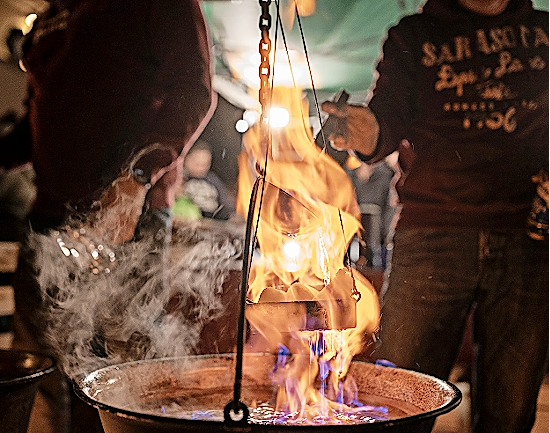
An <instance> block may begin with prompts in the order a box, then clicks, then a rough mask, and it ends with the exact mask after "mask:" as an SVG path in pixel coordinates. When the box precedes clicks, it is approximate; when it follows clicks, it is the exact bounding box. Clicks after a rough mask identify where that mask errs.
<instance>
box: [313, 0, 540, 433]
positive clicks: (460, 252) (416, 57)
mask: <svg viewBox="0 0 550 433" xmlns="http://www.w3.org/2000/svg"><path fill="white" fill-rule="evenodd" d="M377 71H378V74H379V75H378V78H377V81H376V85H375V88H374V89H373V95H372V98H371V99H370V101H369V102H368V107H365V106H356V105H346V106H345V107H343V108H342V109H338V107H336V105H335V104H333V103H331V102H325V103H323V106H322V107H323V110H324V111H326V112H328V113H329V114H331V115H335V116H337V117H341V118H344V119H346V121H345V123H346V129H345V130H344V132H343V133H342V134H341V135H333V136H330V137H329V138H330V139H331V140H332V141H333V142H334V145H335V146H336V147H337V148H340V149H354V150H356V151H357V153H358V156H360V157H361V158H362V159H363V160H365V161H368V162H376V161H379V160H381V159H382V158H384V157H385V156H386V155H388V154H390V153H391V152H393V151H394V150H396V149H397V148H398V146H399V143H400V142H401V141H402V140H403V139H406V140H407V141H408V143H410V146H411V148H410V150H411V151H412V152H413V153H414V155H413V158H411V161H412V163H411V164H410V165H408V166H407V169H406V172H405V173H404V175H403V176H402V179H401V180H400V181H399V183H398V185H397V188H398V193H399V197H400V201H401V204H402V211H401V215H400V220H399V222H398V225H397V228H396V232H395V237H394V250H393V258H392V263H391V271H390V274H389V279H388V285H387V287H386V288H385V289H384V291H383V294H382V318H381V325H380V332H379V343H378V347H377V348H376V350H375V351H374V355H373V356H374V358H379V359H387V360H389V361H391V362H393V363H395V364H396V365H397V366H399V367H404V368H409V369H414V370H420V371H422V372H426V373H428V374H431V375H435V376H438V377H440V378H444V379H446V378H447V377H448V376H449V373H450V371H451V368H452V367H453V364H454V361H455V359H456V357H457V353H458V351H459V347H460V343H461V339H462V336H463V331H464V328H465V324H466V323H467V320H468V317H469V314H470V313H471V311H473V341H474V354H475V356H474V365H473V378H472V388H471V399H472V430H473V431H474V432H484V433H488V432H495V433H497V432H498V433H505V432H510V433H512V432H514V433H518V432H528V431H530V430H531V428H532V426H533V424H534V419H535V412H536V403H537V395H538V390H539V387H540V384H541V381H542V379H543V377H544V374H545V372H546V371H547V370H546V369H547V364H546V359H547V354H548V233H547V223H548V222H547V218H548V215H547V213H546V215H544V210H545V209H544V208H545V207H546V212H547V206H548V181H547V173H548V12H544V11H537V10H534V9H533V6H532V3H531V1H530V0H428V1H427V2H426V3H425V5H424V6H423V9H422V11H421V12H420V13H418V14H415V15H412V16H408V17H405V18H403V19H402V20H401V21H400V23H399V24H398V25H397V26H395V27H393V28H391V29H390V30H389V32H388V35H387V39H386V41H385V43H384V46H383V56H382V58H381V60H380V62H379V64H378V66H377ZM539 173H542V174H539ZM545 173H546V174H545ZM545 176H546V182H545V183H544V182H541V184H540V185H539V187H538V192H539V193H540V194H538V193H537V185H536V183H534V182H533V180H537V181H539V180H541V178H543V177H545ZM534 200H535V201H536V202H538V206H537V207H536V211H535V214H538V213H542V215H541V217H542V218H541V221H540V224H539V225H538V226H536V228H535V230H534V232H529V231H528V229H527V228H526V221H527V220H528V219H529V214H530V210H531V206H532V203H533V201H534ZM535 216H536V215H535ZM545 219H546V231H544V221H545ZM541 227H542V228H541Z"/></svg>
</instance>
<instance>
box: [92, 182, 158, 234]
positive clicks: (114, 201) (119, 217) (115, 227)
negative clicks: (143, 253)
mask: <svg viewBox="0 0 550 433" xmlns="http://www.w3.org/2000/svg"><path fill="white" fill-rule="evenodd" d="M147 191H148V188H147V186H146V185H143V184H141V183H139V182H137V181H136V180H135V179H134V178H133V177H132V176H130V174H129V173H128V172H124V173H123V174H122V175H121V176H120V177H118V178H117V179H115V181H114V182H113V183H112V184H111V185H109V187H107V188H106V189H105V190H104V191H103V193H102V194H101V197H100V198H99V201H98V202H97V203H96V206H97V211H96V212H95V214H94V215H93V216H92V218H91V222H90V226H91V228H92V230H93V232H94V234H95V235H96V236H98V237H101V238H102V239H104V240H105V241H106V242H107V241H108V242H114V243H121V242H126V241H128V240H130V239H132V237H133V236H134V231H135V228H136V225H137V223H138V219H139V217H140V215H141V211H142V209H143V203H144V201H145V195H146V194H147Z"/></svg>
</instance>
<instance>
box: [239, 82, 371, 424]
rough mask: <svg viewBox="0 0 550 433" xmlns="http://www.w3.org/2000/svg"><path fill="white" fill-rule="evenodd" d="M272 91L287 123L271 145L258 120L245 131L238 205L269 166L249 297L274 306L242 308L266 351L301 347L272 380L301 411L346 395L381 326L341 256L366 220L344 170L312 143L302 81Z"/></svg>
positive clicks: (366, 286) (364, 288) (243, 208)
mask: <svg viewBox="0 0 550 433" xmlns="http://www.w3.org/2000/svg"><path fill="white" fill-rule="evenodd" d="M271 98H272V99H271V104H272V106H273V107H275V106H277V107H284V108H285V109H286V110H288V112H289V114H290V116H289V123H288V125H287V126H286V127H284V128H278V129H276V128H271V131H270V143H269V146H266V143H265V140H262V137H263V135H262V134H263V131H264V130H263V129H262V127H261V124H256V125H255V126H254V127H253V128H251V129H249V130H248V131H247V132H246V133H245V135H244V138H243V142H244V151H243V153H242V154H241V156H240V160H239V194H238V205H237V207H238V211H239V212H240V213H242V214H243V215H246V214H247V212H248V209H247V208H248V205H249V200H250V195H251V191H252V188H253V184H254V182H255V181H256V178H257V177H258V168H259V170H262V171H265V173H264V175H263V178H264V181H263V187H261V188H260V191H261V194H259V195H261V197H259V198H258V199H257V201H256V203H255V204H254V205H255V212H254V222H256V221H258V223H257V228H256V235H257V245H258V249H257V251H256V254H255V256H254V260H253V261H252V265H251V269H250V276H249V287H248V293H247V298H248V300H249V301H250V302H251V303H252V304H253V305H256V304H257V305H258V306H262V305H269V306H270V308H258V309H256V308H247V312H246V317H247V319H248V321H249V322H250V324H251V327H252V328H253V329H254V331H257V332H258V333H259V335H258V334H257V335H256V337H257V338H258V340H256V341H253V342H252V343H251V344H250V347H251V350H257V349H258V348H259V347H260V346H258V344H259V343H258V341H261V344H262V346H261V348H262V350H269V351H272V352H275V353H276V352H277V351H280V350H281V348H282V347H284V348H285V349H284V350H288V351H289V352H290V353H291V354H295V355H298V354H300V355H304V357H302V358H301V359H302V361H299V362H298V361H296V362H294V363H293V364H290V363H288V364H287V363H286V362H283V361H281V360H280V361H279V364H280V365H278V366H277V367H276V368H275V369H274V382H276V383H279V386H280V387H281V389H284V392H283V391H281V392H280V394H279V397H278V399H279V402H278V403H279V406H281V407H287V409H289V408H290V409H292V410H297V411H298V412H301V413H302V414H303V411H304V408H305V407H309V406H311V405H314V406H315V405H317V404H319V402H322V401H325V397H326V396H328V395H333V396H334V395H340V396H342V395H343V393H344V391H343V390H342V381H343V380H344V379H345V377H346V374H347V370H348V367H349V364H350V362H351V360H352V358H353V356H354V355H355V354H357V353H358V352H359V351H361V349H362V347H363V343H364V342H365V341H366V339H370V337H371V336H372V333H373V332H374V331H375V330H376V329H377V327H378V323H379V315H380V311H379V303H378V298H377V295H376V291H375V290H374V288H373V286H372V285H371V284H370V282H369V281H368V280H367V279H365V278H364V277H363V276H362V275H361V274H360V273H358V272H353V271H352V270H351V269H348V268H347V267H346V265H345V253H346V249H347V247H348V246H349V243H350V242H351V240H352V238H353V236H354V235H355V234H356V232H357V231H358V230H359V228H360V222H359V221H360V211H359V206H358V204H357V201H356V197H355V192H354V188H353V185H352V183H351V181H350V179H349V177H348V175H347V174H346V173H345V171H344V170H343V169H342V168H341V167H340V166H339V165H338V163H336V161H334V160H333V159H332V158H331V157H330V156H328V155H327V154H326V153H325V152H322V150H321V149H319V148H318V147H317V146H316V145H315V143H314V139H313V135H312V130H311V127H310V125H309V122H308V119H307V114H306V115H304V113H308V106H307V102H306V101H305V100H304V99H303V98H302V92H301V90H300V89H297V88H295V87H274V88H273V89H272V96H271ZM265 147H268V149H266V148H265ZM266 158H267V161H266ZM264 168H265V170H264ZM258 213H259V218H258ZM354 294H355V295H356V297H355V298H354ZM357 295H359V296H357ZM357 299H358V300H357ZM303 301H318V302H319V303H320V305H322V306H323V308H325V309H326V310H327V311H328V312H329V314H328V316H329V320H331V321H332V323H329V326H328V330H324V331H322V332H319V331H313V330H311V329H316V328H315V326H313V327H311V326H310V324H308V323H307V321H308V320H311V319H310V318H308V315H307V311H306V308H305V307H304V304H303ZM350 312H351V313H355V317H356V321H355V322H353V321H352V322H353V324H352V326H339V325H338V323H340V322H341V316H342V315H346V314H348V313H350ZM348 315H350V316H351V315H352V314H348ZM334 317H340V319H333V318H334ZM344 320H347V319H346V318H344ZM348 321H349V320H348ZM343 328H345V329H343ZM304 329H306V330H304ZM307 329H309V330H307ZM260 336H261V337H260ZM285 356H286V355H285ZM304 360H307V361H304ZM313 360H314V361H315V362H312V361H313ZM306 364H307V365H306ZM329 371H330V372H332V373H330V374H329V373H328V372H329ZM282 372H284V373H282ZM281 377H284V380H283V381H282V382H281ZM319 381H321V383H323V384H324V385H323V387H322V391H319V390H316V389H315V388H314V383H315V382H319ZM283 382H284V383H283ZM321 394H322V395H321ZM340 400H341V399H340ZM282 401H284V402H285V403H284V404H283V403H282Z"/></svg>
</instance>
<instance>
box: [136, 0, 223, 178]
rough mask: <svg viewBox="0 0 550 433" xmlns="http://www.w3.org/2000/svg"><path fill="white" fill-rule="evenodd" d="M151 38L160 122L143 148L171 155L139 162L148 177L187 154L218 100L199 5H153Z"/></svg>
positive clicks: (155, 122) (151, 124)
mask: <svg viewBox="0 0 550 433" xmlns="http://www.w3.org/2000/svg"><path fill="white" fill-rule="evenodd" d="M150 37H151V46H152V53H153V56H154V61H155V63H156V64H157V73H156V78H157V86H158V88H157V91H156V94H157V95H158V97H157V98H156V100H154V101H152V104H154V113H155V116H154V117H153V119H151V121H150V122H149V128H148V130H147V131H146V137H144V142H146V143H153V142H158V143H161V144H162V145H164V146H165V148H166V150H165V151H157V152H153V153H151V154H149V155H147V156H146V157H145V158H144V160H143V161H141V162H140V165H141V166H142V167H143V168H145V171H146V172H147V171H149V172H150V171H151V170H153V169H155V168H159V167H163V166H166V165H167V163H170V162H172V161H173V160H174V159H175V157H176V156H178V155H181V154H182V153H186V152H187V150H188V148H189V147H190V146H191V145H192V144H193V142H194V141H195V140H196V139H197V138H198V136H199V135H200V133H201V132H202V130H203V129H204V127H205V126H206V124H207V122H208V121H209V120H210V117H211V116H212V113H213V110H214V108H215V100H216V99H215V94H214V92H213V90H212V61H211V54H210V44H209V36H208V32H207V28H206V23H205V20H204V17H203V15H202V11H201V9H200V5H199V2H198V1H196V0H192V1H181V0H169V1H162V2H157V1H153V2H151V14H150ZM167 41H169V42H168V43H167Z"/></svg>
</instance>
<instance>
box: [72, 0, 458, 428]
mask: <svg viewBox="0 0 550 433" xmlns="http://www.w3.org/2000/svg"><path fill="white" fill-rule="evenodd" d="M259 3H260V7H261V16H260V20H259V27H260V30H261V40H260V44H259V50H260V58H261V63H260V68H259V73H260V90H259V100H260V104H261V107H262V113H261V116H260V121H259V122H258V125H257V128H256V129H251V130H249V131H248V132H247V134H245V137H244V146H245V148H246V151H247V154H248V156H249V158H250V161H251V163H250V164H248V165H246V164H245V165H244V166H242V167H241V168H240V170H239V194H241V191H246V193H244V197H245V204H244V205H243V207H244V208H246V202H247V200H246V198H248V209H247V211H246V212H247V224H246V232H245V243H244V251H243V264H242V274H241V287H240V294H239V301H240V311H239V313H238V322H237V323H238V325H237V327H238V329H237V342H236V352H235V353H231V354H222V355H219V354H217V355H200V356H188V357H179V358H160V359H149V360H142V361H133V362H128V363H123V364H117V365H111V366H108V367H104V368H101V369H99V370H96V371H94V372H92V373H90V374H87V375H85V376H84V377H82V378H81V379H80V380H79V381H78V382H77V383H76V387H75V389H76V392H77V394H78V395H79V396H80V397H81V398H82V399H83V400H84V401H86V402H87V403H89V404H90V405H92V406H94V407H96V408H97V409H98V410H99V414H100V417H101V421H102V424H103V428H104V430H105V433H123V432H124V433H149V432H151V433H152V432H218V431H219V432H228V431H229V432H231V431H235V432H342V433H344V432H378V431H382V430H384V431H386V430H388V431H391V432H408V433H410V432H429V431H430V430H431V427H432V425H433V423H434V421H435V418H436V417H437V416H439V415H441V414H444V413H446V412H449V411H451V410H452V409H454V408H455V407H456V406H458V404H459V403H460V400H461V394H460V391H459V390H458V389H457V388H456V387H455V386H454V385H453V384H451V383H448V382H445V381H443V380H440V379H437V378H434V377H431V376H428V375H425V374H422V373H418V372H414V371H409V370H405V369H400V368H395V367H393V366H385V365H378V364H373V363H368V362H361V361H355V360H353V357H354V355H355V354H357V353H359V352H360V351H361V349H362V345H363V344H364V340H365V339H366V338H368V337H370V338H371V339H372V336H373V334H374V333H375V332H376V330H377V327H378V319H379V316H380V311H379V302H378V298H377V296H376V291H375V290H374V288H373V287H372V285H371V284H370V282H369V281H368V280H366V279H365V278H364V277H363V276H362V275H360V274H359V273H357V272H354V270H353V269H352V267H351V265H350V261H349V257H347V255H346V253H345V252H346V251H347V247H348V246H349V242H350V241H351V239H352V236H353V235H354V234H355V233H356V232H357V230H358V228H359V223H358V218H357V214H358V206H357V203H356V201H355V195H354V193H353V189H352V188H353V187H352V185H351V183H350V181H349V179H348V178H347V175H346V173H345V172H344V170H342V168H341V166H340V164H338V162H336V161H335V160H334V158H331V157H330V156H329V155H328V154H327V152H325V151H323V149H320V147H321V146H319V145H318V146H315V144H314V140H313V137H312V134H311V128H309V127H308V125H306V119H303V116H302V115H301V113H304V112H306V113H307V112H308V110H307V109H305V110H304V107H303V104H304V102H303V98H302V97H301V91H300V89H297V88H296V87H297V86H293V87H292V86H291V87H286V88H284V86H279V87H278V86H275V85H272V82H270V79H271V67H270V63H269V62H270V51H271V40H270V36H269V31H270V28H271V15H270V10H269V9H270V5H271V1H267V0H260V1H259ZM277 9H278V8H277ZM299 12H300V11H299V10H298V7H297V6H296V17H297V19H298V23H300V13H299ZM279 23H280V18H279V13H278V10H277V24H279ZM278 28H279V25H277V29H278ZM281 32H282V33H283V35H284V31H283V29H282V26H281ZM300 32H301V33H302V27H301V24H300ZM275 34H277V32H275ZM283 39H284V38H283ZM302 40H303V41H305V39H304V37H303V33H302ZM275 46H277V44H276V43H275ZM285 47H286V41H285ZM304 51H305V53H306V59H307V50H306V49H305V43H304ZM274 57H275V58H276V56H274ZM289 63H290V61H289ZM308 64H309V62H308ZM290 66H291V65H290ZM310 76H311V73H310ZM311 84H312V88H313V90H315V89H314V86H313V80H312V83H311ZM314 95H315V92H314ZM315 100H316V98H315ZM275 104H280V105H283V106H285V107H286V109H287V110H288V111H289V113H290V118H291V119H292V118H294V117H296V118H298V120H297V121H295V122H292V121H291V123H290V124H289V125H288V127H287V128H285V131H283V130H274V129H273V128H272V127H271V126H270V119H269V116H270V115H269V113H270V109H271V108H272V107H273V106H275ZM316 105H317V112H318V113H319V109H318V104H317V101H316ZM319 117H320V115H319ZM321 134H323V131H322V130H321ZM323 141H324V136H323ZM302 143H305V144H302ZM317 143H319V141H318V140H317ZM324 147H326V146H324ZM268 161H269V165H268ZM247 167H248V168H249V172H248V173H247V170H246V168H247ZM251 167H252V168H251ZM250 172H253V174H251V173H250ZM241 174H244V178H245V180H244V181H241ZM247 182H248V183H247ZM342 251H344V252H343V253H342ZM346 259H347V260H346ZM346 263H347V265H346Z"/></svg>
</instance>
